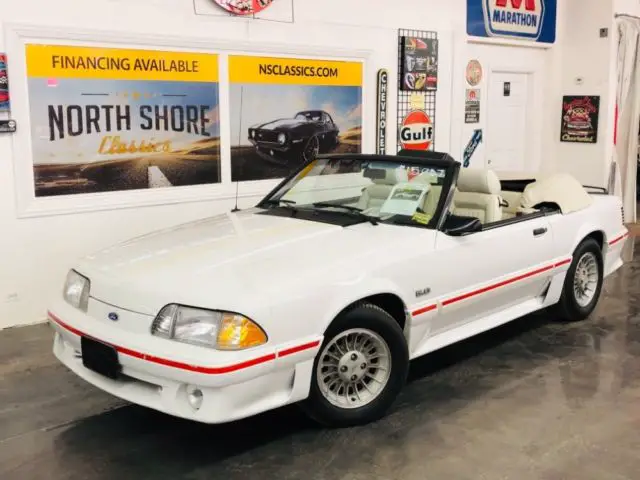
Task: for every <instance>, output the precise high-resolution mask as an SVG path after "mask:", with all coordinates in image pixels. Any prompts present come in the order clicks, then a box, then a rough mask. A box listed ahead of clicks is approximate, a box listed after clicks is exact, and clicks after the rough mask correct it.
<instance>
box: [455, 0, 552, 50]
mask: <svg viewBox="0 0 640 480" xmlns="http://www.w3.org/2000/svg"><path fill="white" fill-rule="evenodd" d="M556 10H557V0H467V33H468V34H469V35H472V36H478V37H499V38H511V39H519V40H528V41H534V42H538V43H554V42H555V37H556Z"/></svg>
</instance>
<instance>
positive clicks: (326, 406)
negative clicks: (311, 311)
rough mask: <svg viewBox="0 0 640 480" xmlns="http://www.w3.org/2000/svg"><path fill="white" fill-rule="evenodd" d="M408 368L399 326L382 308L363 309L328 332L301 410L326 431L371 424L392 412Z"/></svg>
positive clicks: (354, 310) (355, 310) (341, 319)
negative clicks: (327, 427)
mask: <svg viewBox="0 0 640 480" xmlns="http://www.w3.org/2000/svg"><path fill="white" fill-rule="evenodd" d="M408 368H409V353H408V348H407V343H406V340H405V338H404V334H403V332H402V329H401V328H400V325H398V322H397V321H396V320H395V319H394V318H393V317H391V315H389V314H388V313H387V312H385V311H384V310H382V309H381V308H379V307H377V306H375V305H371V304H368V303H362V304H360V305H357V306H355V307H353V308H351V309H349V310H348V311H346V312H344V313H342V314H341V315H340V316H338V317H337V318H336V320H334V322H333V323H332V324H331V326H330V327H329V328H328V329H327V331H326V333H325V339H324V342H323V344H322V347H321V349H320V353H319V354H318V355H317V357H316V359H315V362H314V370H313V376H312V379H311V388H310V392H309V397H308V398H307V399H306V400H305V401H304V402H303V403H302V404H301V406H302V408H303V410H304V411H305V412H306V413H307V414H308V415H309V416H310V417H311V418H313V419H314V420H316V421H317V422H319V423H321V424H323V425H326V426H329V427H348V426H353V425H363V424H366V423H370V422H372V421H375V420H378V419H380V418H382V417H383V416H384V415H385V413H386V412H387V410H388V409H389V408H390V407H391V405H392V404H393V402H394V401H395V399H396V397H397V396H398V394H399V393H400V391H401V390H402V387H403V385H404V383H405V381H406V377H407V372H408Z"/></svg>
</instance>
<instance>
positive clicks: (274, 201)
mask: <svg viewBox="0 0 640 480" xmlns="http://www.w3.org/2000/svg"><path fill="white" fill-rule="evenodd" d="M264 203H266V204H268V205H280V204H281V203H286V204H288V205H295V204H296V202H294V201H293V200H285V199H283V198H280V199H278V200H276V199H274V198H272V199H269V200H267V201H266V202H264Z"/></svg>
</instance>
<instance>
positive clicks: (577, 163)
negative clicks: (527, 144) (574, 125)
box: [549, 0, 615, 187]
mask: <svg viewBox="0 0 640 480" xmlns="http://www.w3.org/2000/svg"><path fill="white" fill-rule="evenodd" d="M560 3H561V5H560V7H561V11H560V12H559V15H560V17H561V25H562V28H561V29H559V38H558V40H559V42H560V45H561V48H558V49H555V50H554V51H553V52H552V60H551V61H552V62H553V68H552V69H553V70H555V71H556V72H557V73H559V74H560V77H559V79H558V80H559V82H558V85H559V87H560V88H559V93H560V97H558V98H557V100H556V101H557V102H558V104H557V107H556V108H555V113H554V114H553V116H552V117H551V122H550V124H551V125H552V129H553V132H554V133H553V135H552V141H553V145H554V147H555V148H554V151H553V155H552V156H551V157H550V160H551V161H550V162H549V167H550V169H553V170H564V171H566V172H569V173H571V174H573V175H575V176H576V178H578V179H579V180H580V181H581V182H582V183H583V184H586V185H594V186H603V187H604V186H607V184H606V179H607V178H608V175H609V168H610V163H611V159H612V153H613V118H614V105H615V103H614V102H615V99H614V94H613V93H612V92H611V91H610V86H611V85H612V83H614V82H615V63H614V62H615V59H614V57H615V31H614V28H613V6H612V2H611V1H602V0H565V1H564V2H560ZM601 28H606V29H608V32H607V36H606V37H601V36H600V29H601ZM562 95H589V96H600V116H599V122H598V123H599V125H598V127H599V128H598V142H597V143H596V144H579V143H563V142H560V134H559V132H560V123H561V114H560V105H561V103H560V102H561V101H562Z"/></svg>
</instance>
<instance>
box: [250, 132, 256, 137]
mask: <svg viewBox="0 0 640 480" xmlns="http://www.w3.org/2000/svg"><path fill="white" fill-rule="evenodd" d="M249 136H250V137H251V138H253V137H255V136H256V131H255V130H249Z"/></svg>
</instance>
